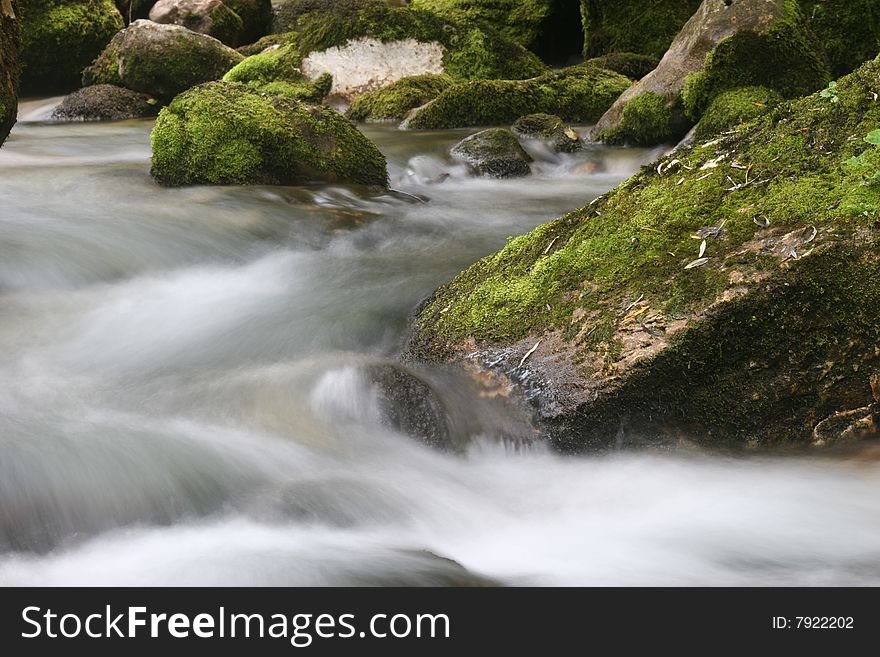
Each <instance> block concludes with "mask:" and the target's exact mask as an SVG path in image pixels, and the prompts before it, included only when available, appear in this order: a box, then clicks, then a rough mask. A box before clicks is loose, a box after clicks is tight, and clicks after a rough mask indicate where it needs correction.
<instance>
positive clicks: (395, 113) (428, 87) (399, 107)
mask: <svg viewBox="0 0 880 657" xmlns="http://www.w3.org/2000/svg"><path fill="white" fill-rule="evenodd" d="M451 85H452V78H451V77H449V76H448V75H435V74H433V73H425V74H424V75H414V76H412V77H408V78H403V79H401V80H398V81H397V82H393V83H391V84H390V85H388V86H387V87H385V88H384V89H379V90H378V91H371V92H369V93H365V94H362V95H360V96H358V97H357V98H355V99H354V102H353V103H352V104H351V107H350V108H349V109H348V112H347V113H346V116H348V118H350V119H351V120H353V121H367V120H369V121H385V120H389V119H396V120H400V119H402V118H403V117H404V116H406V114H407V113H408V112H409V111H410V110H411V109H413V108H415V107H420V106H422V105H424V104H425V103H427V102H428V101H430V100H433V99H434V98H436V97H437V96H439V95H440V94H441V93H442V92H443V91H445V90H446V89H448V88H449V87H450V86H451Z"/></svg>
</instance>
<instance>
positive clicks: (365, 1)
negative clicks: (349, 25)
mask: <svg viewBox="0 0 880 657" xmlns="http://www.w3.org/2000/svg"><path fill="white" fill-rule="evenodd" d="M387 4H388V3H387V2H385V0H285V2H283V3H282V4H280V5H278V6H277V7H276V8H275V18H274V21H273V24H272V29H273V31H274V32H277V33H284V32H291V31H293V30H296V29H297V21H299V19H300V18H301V17H303V16H305V15H306V14H310V13H312V12H323V13H327V12H335V11H340V10H342V11H354V10H357V9H363V8H364V7H384V6H386V5H387Z"/></svg>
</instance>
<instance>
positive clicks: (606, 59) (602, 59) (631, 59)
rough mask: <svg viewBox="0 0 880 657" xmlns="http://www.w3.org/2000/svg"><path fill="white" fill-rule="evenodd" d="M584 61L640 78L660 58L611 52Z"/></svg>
mask: <svg viewBox="0 0 880 657" xmlns="http://www.w3.org/2000/svg"><path fill="white" fill-rule="evenodd" d="M585 63H586V64H588V65H590V66H596V67H598V68H607V69H608V70H609V71H614V72H615V73H620V74H621V75H625V76H626V77H628V78H629V79H631V80H641V79H642V78H643V77H645V76H646V75H647V74H648V73H650V72H651V71H653V70H654V69H655V68H657V64H659V63H660V60H659V59H656V58H655V57H651V56H650V55H640V54H638V53H634V52H612V53H608V54H607V55H601V56H599V57H593V58H592V59H588V60H587V61H586V62H585Z"/></svg>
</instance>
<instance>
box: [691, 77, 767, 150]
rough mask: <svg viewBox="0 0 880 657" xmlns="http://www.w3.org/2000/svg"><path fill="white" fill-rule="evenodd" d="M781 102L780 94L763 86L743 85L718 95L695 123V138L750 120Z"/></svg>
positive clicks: (706, 136) (713, 133)
mask: <svg viewBox="0 0 880 657" xmlns="http://www.w3.org/2000/svg"><path fill="white" fill-rule="evenodd" d="M781 102H782V96H780V95H779V94H778V93H777V92H775V91H773V90H772V89H767V88H765V87H743V88H742V89H734V90H733V91H725V92H724V93H723V94H721V95H720V96H718V97H717V98H716V99H715V100H714V101H712V104H711V105H709V109H707V110H706V111H705V113H704V114H703V118H701V119H700V122H699V123H698V124H697V130H696V137H697V139H706V138H708V137H711V136H713V135H716V134H719V133H721V132H724V131H725V130H729V129H730V128H733V127H734V126H736V125H739V124H740V123H745V122H746V121H751V120H753V119H756V118H757V117H759V116H761V115H762V114H764V113H765V112H769V111H770V110H771V109H773V108H774V107H775V106H776V105H778V104H779V103H781Z"/></svg>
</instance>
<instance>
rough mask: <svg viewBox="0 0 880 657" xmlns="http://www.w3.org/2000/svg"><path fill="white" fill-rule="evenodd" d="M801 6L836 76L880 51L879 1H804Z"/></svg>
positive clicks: (802, 0) (847, 71)
mask: <svg viewBox="0 0 880 657" xmlns="http://www.w3.org/2000/svg"><path fill="white" fill-rule="evenodd" d="M800 6H801V13H802V14H803V16H804V18H805V19H806V21H807V25H808V26H809V27H810V29H811V30H812V31H813V33H814V34H815V35H816V36H817V37H818V38H819V41H820V42H821V44H822V49H823V50H824V51H825V54H826V56H827V57H828V61H829V63H830V64H831V73H832V75H833V76H834V77H838V76H841V75H844V74H846V73H849V72H850V71H852V70H853V69H854V68H856V67H857V66H859V65H860V64H861V63H862V62H865V61H867V60H869V59H873V58H874V57H875V56H876V55H877V53H878V52H880V3H878V2H877V1H876V0H800Z"/></svg>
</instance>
